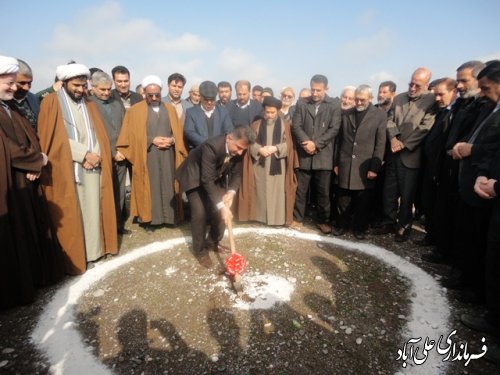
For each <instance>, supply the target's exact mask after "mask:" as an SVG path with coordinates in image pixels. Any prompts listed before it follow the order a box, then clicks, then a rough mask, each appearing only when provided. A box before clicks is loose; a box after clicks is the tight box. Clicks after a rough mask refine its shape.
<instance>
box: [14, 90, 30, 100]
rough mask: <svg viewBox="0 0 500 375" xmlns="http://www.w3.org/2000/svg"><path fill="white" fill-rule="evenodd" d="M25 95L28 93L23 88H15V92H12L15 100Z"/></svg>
mask: <svg viewBox="0 0 500 375" xmlns="http://www.w3.org/2000/svg"><path fill="white" fill-rule="evenodd" d="M26 95H28V91H27V90H23V89H20V88H18V89H17V90H16V92H15V93H14V98H16V99H17V100H21V99H24V98H25V97H26Z"/></svg>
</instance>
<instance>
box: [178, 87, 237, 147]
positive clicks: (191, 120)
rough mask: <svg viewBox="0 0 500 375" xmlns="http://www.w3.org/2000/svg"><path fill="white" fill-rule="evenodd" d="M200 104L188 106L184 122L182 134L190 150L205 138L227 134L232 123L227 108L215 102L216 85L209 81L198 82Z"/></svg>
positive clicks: (231, 127)
mask: <svg viewBox="0 0 500 375" xmlns="http://www.w3.org/2000/svg"><path fill="white" fill-rule="evenodd" d="M199 90H200V96H201V102H200V103H201V105H199V106H194V107H191V108H188V110H187V111H186V120H185V122H184V135H185V137H186V141H187V145H188V148H189V149H190V150H192V149H193V148H195V147H197V146H199V145H201V144H202V143H203V142H205V141H206V140H207V139H209V138H212V137H215V136H218V135H221V134H228V133H229V132H230V131H231V130H232V129H233V123H232V121H231V118H230V117H229V113H228V112H227V110H226V109H225V108H224V107H222V106H221V105H218V104H217V105H216V104H215V98H216V97H217V86H216V85H215V83H213V82H211V81H204V82H202V83H201V84H200V88H199Z"/></svg>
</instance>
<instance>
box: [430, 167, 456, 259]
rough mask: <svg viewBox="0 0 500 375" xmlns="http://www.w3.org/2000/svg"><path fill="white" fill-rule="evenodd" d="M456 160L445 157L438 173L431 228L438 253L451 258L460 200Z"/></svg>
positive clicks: (453, 250)
mask: <svg viewBox="0 0 500 375" xmlns="http://www.w3.org/2000/svg"><path fill="white" fill-rule="evenodd" d="M457 166H458V163H457V161H456V160H452V159H451V157H446V158H445V159H444V160H443V165H442V167H441V168H440V171H439V178H438V180H439V184H438V185H437V188H436V200H435V204H434V211H433V212H434V214H433V226H434V229H433V230H434V239H435V240H436V246H437V248H438V250H439V251H440V252H442V253H443V254H445V255H447V256H450V257H451V256H452V255H453V253H454V252H455V249H454V246H453V242H454V240H453V238H454V235H455V212H456V210H457V207H458V202H459V200H460V194H459V192H458V177H457Z"/></svg>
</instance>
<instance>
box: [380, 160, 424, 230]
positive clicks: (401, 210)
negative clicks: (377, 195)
mask: <svg viewBox="0 0 500 375" xmlns="http://www.w3.org/2000/svg"><path fill="white" fill-rule="evenodd" d="M417 184H418V168H408V167H405V166H404V165H403V162H402V161H401V158H400V157H399V155H393V157H391V158H390V159H389V160H388V161H387V163H386V164H385V181H384V220H383V224H395V223H398V224H399V226H400V227H401V228H409V227H410V226H411V223H412V221H413V212H412V208H413V202H414V201H415V194H416V191H417ZM398 200H399V207H398Z"/></svg>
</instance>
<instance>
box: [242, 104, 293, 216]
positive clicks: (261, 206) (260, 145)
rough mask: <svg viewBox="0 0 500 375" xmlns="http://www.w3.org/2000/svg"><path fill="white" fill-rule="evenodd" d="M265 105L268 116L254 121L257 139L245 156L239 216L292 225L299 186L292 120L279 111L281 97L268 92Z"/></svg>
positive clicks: (253, 127)
mask: <svg viewBox="0 0 500 375" xmlns="http://www.w3.org/2000/svg"><path fill="white" fill-rule="evenodd" d="M262 105H263V107H264V112H263V114H264V118H262V119H259V120H257V121H254V122H253V123H252V125H251V128H252V130H253V131H254V133H255V135H256V137H257V141H256V142H255V143H254V144H253V145H252V146H251V147H250V148H249V152H247V153H246V154H245V156H244V159H243V174H242V183H241V186H240V190H239V201H238V214H239V219H240V220H241V221H248V220H256V221H260V222H263V223H264V224H268V225H290V224H291V222H292V220H293V207H294V204H295V192H296V190H297V180H296V178H295V173H294V167H295V166H296V165H298V160H297V155H296V153H295V148H294V143H293V141H292V135H291V129H290V127H291V124H290V121H285V120H284V118H283V117H282V116H280V115H279V110H280V108H281V101H280V100H279V99H276V98H274V97H271V96H267V97H265V98H264V101H263V103H262Z"/></svg>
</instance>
